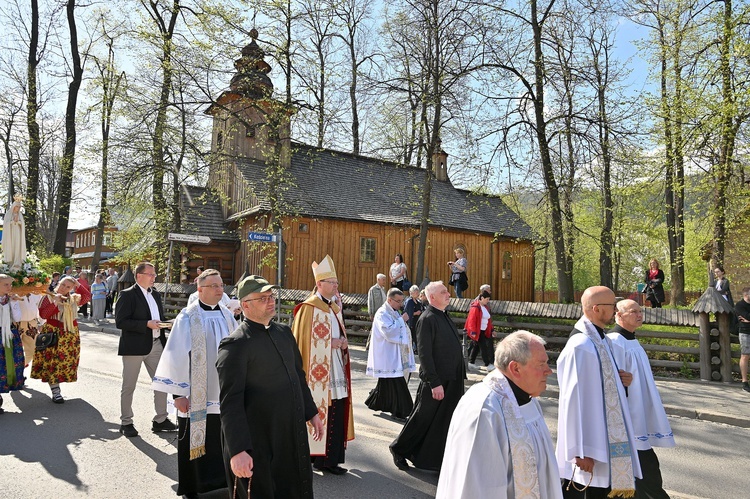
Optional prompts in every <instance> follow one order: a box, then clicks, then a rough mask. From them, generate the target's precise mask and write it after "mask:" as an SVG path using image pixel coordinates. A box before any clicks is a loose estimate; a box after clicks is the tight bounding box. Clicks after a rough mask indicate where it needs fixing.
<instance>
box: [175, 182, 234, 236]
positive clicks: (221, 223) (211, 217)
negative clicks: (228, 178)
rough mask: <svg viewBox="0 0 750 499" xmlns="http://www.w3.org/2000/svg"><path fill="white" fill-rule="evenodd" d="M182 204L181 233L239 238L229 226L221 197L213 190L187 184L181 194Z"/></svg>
mask: <svg viewBox="0 0 750 499" xmlns="http://www.w3.org/2000/svg"><path fill="white" fill-rule="evenodd" d="M180 205H181V207H182V229H181V233H183V234H189V235H196V236H208V237H210V238H211V240H212V241H237V240H238V236H237V234H236V233H235V232H234V231H232V230H229V229H228V228H227V226H226V222H225V220H224V214H223V212H222V210H221V204H220V203H219V199H218V197H217V196H216V194H214V193H213V192H212V191H211V190H209V189H207V188H205V187H196V186H193V185H188V186H185V188H184V189H183V191H182V194H181V195H180Z"/></svg>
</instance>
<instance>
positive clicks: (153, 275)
mask: <svg viewBox="0 0 750 499" xmlns="http://www.w3.org/2000/svg"><path fill="white" fill-rule="evenodd" d="M141 275H147V276H149V277H156V276H158V275H159V274H147V273H145V272H141Z"/></svg>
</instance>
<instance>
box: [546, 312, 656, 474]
mask: <svg viewBox="0 0 750 499" xmlns="http://www.w3.org/2000/svg"><path fill="white" fill-rule="evenodd" d="M585 322H587V323H588V327H590V328H593V327H594V326H593V325H592V324H591V322H590V321H588V319H586V318H585V317H584V318H581V320H579V321H578V323H576V326H575V328H576V329H577V330H578V331H583V329H584V327H585V326H584V323H585ZM597 339H598V341H601V342H603V343H604V347H605V350H606V351H607V354H608V355H609V358H610V360H611V362H612V363H613V366H614V369H615V370H617V369H619V368H620V367H619V366H617V364H616V363H615V362H614V358H613V357H612V354H611V348H610V342H609V341H606V338H605V339H604V340H602V339H600V338H598V337H597ZM593 341H594V340H592V339H591V338H589V336H587V335H586V334H585V333H583V332H581V333H577V334H574V335H573V336H571V337H570V338H569V339H568V342H567V343H566V344H565V348H563V351H562V352H561V353H560V356H559V357H558V358H557V382H558V384H559V387H560V398H559V405H558V415H557V447H556V449H555V455H556V456H557V464H558V469H559V472H560V477H562V478H567V479H571V477H572V480H573V481H574V482H576V483H582V484H587V483H589V479H591V485H592V486H594V487H602V488H606V487H609V486H610V482H611V478H610V468H609V459H610V457H609V450H610V449H609V440H608V433H607V417H606V410H605V407H606V406H605V401H604V389H603V383H604V382H603V380H602V368H601V363H600V360H599V354H598V353H597V348H596V346H595V345H594V343H593ZM617 394H618V396H619V400H620V406H621V410H622V416H623V420H624V423H625V427H626V429H627V433H628V442H629V444H630V449H631V451H632V452H631V460H632V466H633V475H634V476H635V477H637V478H641V477H642V475H641V467H640V463H639V461H638V453H637V452H636V447H635V440H634V438H633V426H632V424H631V422H630V412H629V411H628V405H627V404H628V402H627V398H626V397H625V388H624V387H623V386H622V383H621V382H619V381H618V382H617ZM576 457H590V458H593V459H594V476H593V478H592V477H591V475H590V474H589V473H586V472H582V471H581V470H580V469H579V468H576V469H575V474H574V473H573V465H574V464H575V458H576ZM634 486H635V484H634Z"/></svg>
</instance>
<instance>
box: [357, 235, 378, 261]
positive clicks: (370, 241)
mask: <svg viewBox="0 0 750 499" xmlns="http://www.w3.org/2000/svg"><path fill="white" fill-rule="evenodd" d="M359 261H360V263H374V262H375V238H374V237H360V238H359Z"/></svg>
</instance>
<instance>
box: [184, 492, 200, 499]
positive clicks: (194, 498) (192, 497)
mask: <svg viewBox="0 0 750 499" xmlns="http://www.w3.org/2000/svg"><path fill="white" fill-rule="evenodd" d="M182 499H198V493H197V492H190V493H189V494H182Z"/></svg>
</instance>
